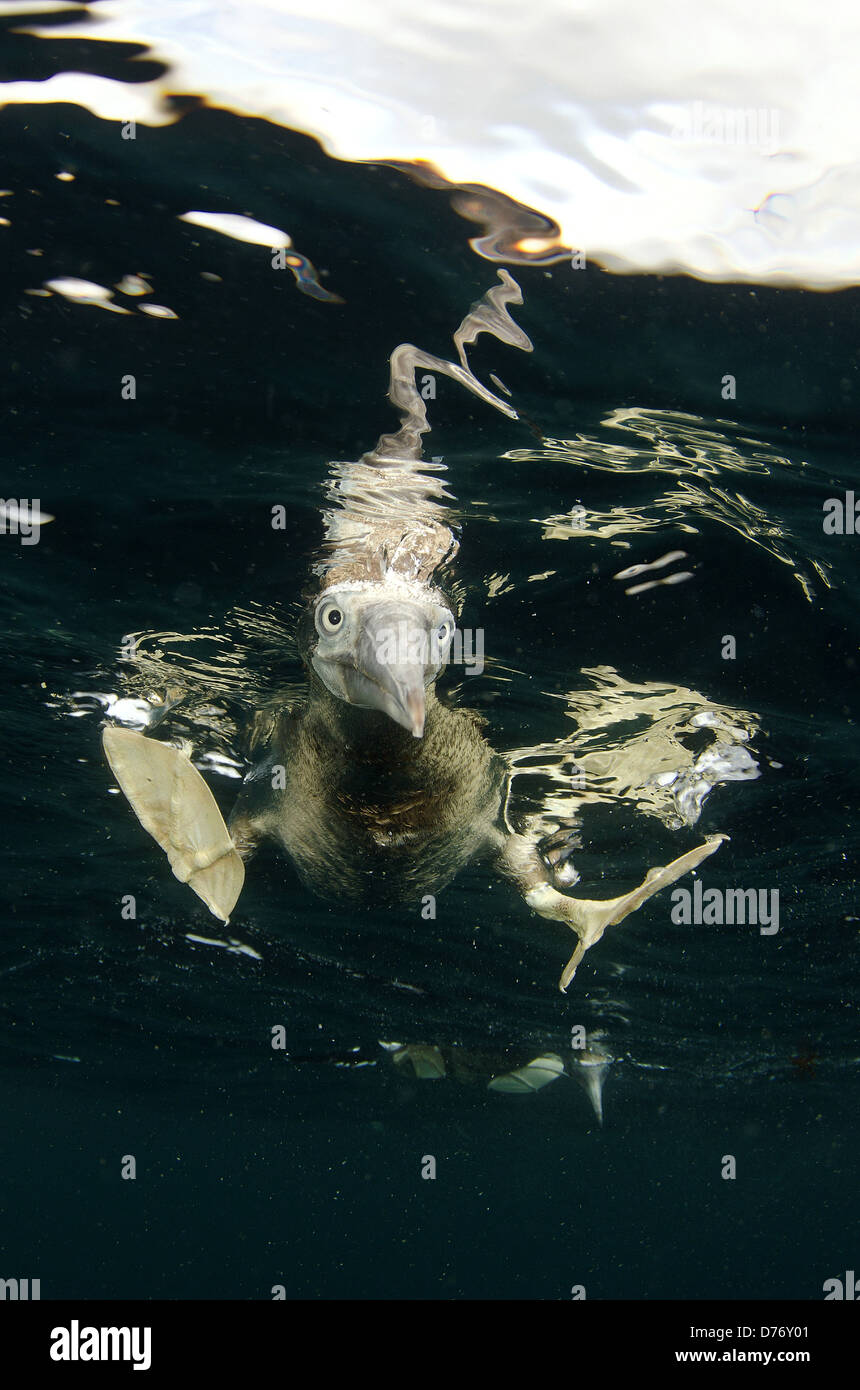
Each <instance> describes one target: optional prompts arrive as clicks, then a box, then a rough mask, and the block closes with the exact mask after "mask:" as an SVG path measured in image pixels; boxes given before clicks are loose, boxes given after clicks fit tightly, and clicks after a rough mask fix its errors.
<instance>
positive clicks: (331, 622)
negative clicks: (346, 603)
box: [317, 603, 343, 634]
mask: <svg viewBox="0 0 860 1390" xmlns="http://www.w3.org/2000/svg"><path fill="white" fill-rule="evenodd" d="M342 626H343V613H342V611H341V610H340V609H339V608H338V606H337V604H335V603H330V604H328V605H327V606H326V607H325V608H322V609H320V612H319V614H318V615H317V627H318V628H319V631H320V632H321V633H323V634H325V633H327V632H337V630H338V628H339V627H342Z"/></svg>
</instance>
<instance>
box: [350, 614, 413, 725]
mask: <svg viewBox="0 0 860 1390" xmlns="http://www.w3.org/2000/svg"><path fill="white" fill-rule="evenodd" d="M428 642H429V633H428V631H427V620H426V618H425V616H424V614H423V613H422V612H421V610H420V608H418V607H415V608H413V607H412V606H411V605H409V604H404V603H396V604H395V603H386V604H381V605H379V606H378V607H375V608H374V609H373V611H372V612H370V613H369V614H368V615H367V617H366V619H365V622H364V624H363V628H362V633H361V637H360V639H359V643H358V651H357V662H356V665H357V668H358V671H359V672H360V674H361V675H363V676H365V677H366V679H367V680H368V682H369V683H370V684H369V685H368V686H366V687H365V692H366V698H367V699H368V703H370V704H371V708H374V709H379V710H381V711H382V712H383V713H385V714H387V715H388V716H389V718H391V719H393V720H394V721H395V723H397V724H400V725H401V727H402V728H404V729H408V730H409V732H410V733H411V734H412V735H413V737H415V738H422V737H423V735H424V716H425V708H426V696H425V694H424V680H425V672H426V669H427V667H428V666H429V665H430V657H429V655H428Z"/></svg>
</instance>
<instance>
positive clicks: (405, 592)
mask: <svg viewBox="0 0 860 1390" xmlns="http://www.w3.org/2000/svg"><path fill="white" fill-rule="evenodd" d="M360 593H367V594H370V593H377V594H379V596H380V597H382V596H383V595H384V596H385V597H386V598H389V597H390V598H400V599H405V600H407V601H409V602H412V603H427V602H428V601H429V602H431V603H436V604H439V606H440V607H442V608H447V607H448V600H447V599H446V598H445V595H444V594H443V593H441V591H440V590H438V589H428V588H427V587H426V586H425V585H424V584H418V583H416V582H414V581H411V580H408V579H401V578H400V577H399V576H394V575H392V576H390V577H389V578H386V579H344V580H342V581H341V582H340V583H337V582H336V583H334V584H331V585H329V587H328V588H325V589H323V590H322V591H321V592H320V594H319V598H327V599H328V598H332V597H333V596H334V595H336V594H360Z"/></svg>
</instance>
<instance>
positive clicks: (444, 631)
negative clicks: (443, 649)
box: [436, 618, 454, 646]
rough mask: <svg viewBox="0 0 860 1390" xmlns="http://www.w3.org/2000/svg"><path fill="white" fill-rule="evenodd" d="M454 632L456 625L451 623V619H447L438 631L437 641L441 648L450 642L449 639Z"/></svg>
mask: <svg viewBox="0 0 860 1390" xmlns="http://www.w3.org/2000/svg"><path fill="white" fill-rule="evenodd" d="M453 631H454V624H453V623H452V622H451V620H450V618H446V619H445V621H444V623H441V624H440V626H439V627H437V629H436V641H437V642H438V643H439V645H440V646H441V645H442V643H443V642H447V641H448V638H449V637H450V636H451V633H452V632H453Z"/></svg>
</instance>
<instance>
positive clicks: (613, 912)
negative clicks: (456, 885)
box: [499, 835, 728, 993]
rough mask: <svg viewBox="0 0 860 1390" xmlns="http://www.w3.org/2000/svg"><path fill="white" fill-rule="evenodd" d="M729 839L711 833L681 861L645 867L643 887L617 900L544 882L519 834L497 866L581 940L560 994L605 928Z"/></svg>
mask: <svg viewBox="0 0 860 1390" xmlns="http://www.w3.org/2000/svg"><path fill="white" fill-rule="evenodd" d="M727 839H728V836H727V835H711V836H709V837H708V839H707V840H706V841H705V843H704V844H702V845H698V846H697V847H696V848H695V849H691V850H688V851H687V853H686V854H682V855H681V857H680V858H679V859H673V860H672V862H671V864H666V865H665V866H664V867H663V868H658V869H649V870H648V873H647V874H646V875H645V878H644V879H643V881H642V883H640V884H639V887H638V888H634V889H633V890H632V892H630V893H623V894H622V895H621V897H619V898H605V899H602V900H596V899H591V898H573V897H570V896H568V895H567V894H565V893H559V891H558V890H557V889H556V888H554V887H553V886H552V884H551V883H550V882H549V881H548V875H547V870H546V867H545V865H544V864H543V862H542V861H541V858H540V855H539V854H538V853H537V851H536V849H535V848H534V845H533V844H532V843H531V841H529V840H528V839H526V837H525V836H523V835H509V836H508V837H507V839H506V840H505V843H504V845H503V847H502V852H501V855H500V858H499V868H500V869H501V871H502V873H504V874H505V875H506V876H507V877H508V878H512V879H513V880H514V882H515V883H516V884H517V887H518V888H519V890H520V892H521V893H522V894H523V896H524V898H525V900H526V902H527V903H528V905H529V907H531V908H534V910H535V912H538V913H540V915H541V917H548V918H550V920H552V921H554V922H566V923H567V925H568V926H569V927H571V928H572V930H573V931H575V932H576V934H577V936H578V937H579V942H578V944H577V947H576V950H575V951H574V953H573V955H572V956H571V958H570V960H569V961H568V963H567V965H566V966H565V968H564V970H563V971H562V975H561V979H560V980H559V985H558V987H559V989H560V990H561V991H562V993H564V991H565V990H566V989H567V987H568V985H569V984H570V982H571V980H572V979H573V977H574V975H575V974H576V968H577V966H578V965H579V962H580V961H581V960H582V957H583V956H584V955H585V953H586V951H587V950H589V948H590V947H591V946H593V945H594V943H595V942H596V941H599V940H600V938H601V937H602V935H603V933H604V932H605V930H606V928H607V927H614V926H615V925H616V923H618V922H621V921H623V919H624V918H625V917H627V916H629V914H630V913H631V912H635V911H636V909H637V907H641V906H642V904H643V903H644V902H647V900H648V898H650V897H652V896H653V895H654V894H655V893H658V892H659V891H660V889H661V888H665V887H666V886H667V885H668V884H670V883H674V882H675V880H676V879H678V878H680V877H681V875H682V874H685V873H686V872H687V871H688V869H694V868H695V867H696V865H697V864H701V862H702V860H703V859H707V858H708V856H709V855H711V854H713V853H714V851H715V850H717V849H719V847H720V845H721V844H722V842H723V841H724V840H727Z"/></svg>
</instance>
